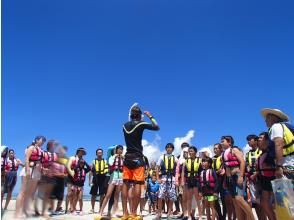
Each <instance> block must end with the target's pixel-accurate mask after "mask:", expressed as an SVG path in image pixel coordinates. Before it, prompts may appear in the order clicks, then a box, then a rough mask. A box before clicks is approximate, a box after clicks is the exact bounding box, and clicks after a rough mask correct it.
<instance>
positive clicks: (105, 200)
mask: <svg viewBox="0 0 294 220" xmlns="http://www.w3.org/2000/svg"><path fill="white" fill-rule="evenodd" d="M114 188H115V185H114V184H110V185H109V186H108V189H107V194H106V196H105V198H104V200H103V203H102V206H101V209H100V213H99V214H100V216H102V215H103V211H104V208H105V206H106V204H107V202H108V200H109V199H110V197H111V194H112V192H113V190H114Z"/></svg>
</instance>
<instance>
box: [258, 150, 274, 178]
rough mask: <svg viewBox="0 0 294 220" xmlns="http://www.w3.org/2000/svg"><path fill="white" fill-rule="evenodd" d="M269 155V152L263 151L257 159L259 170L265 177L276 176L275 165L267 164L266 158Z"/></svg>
mask: <svg viewBox="0 0 294 220" xmlns="http://www.w3.org/2000/svg"><path fill="white" fill-rule="evenodd" d="M266 157H267V153H262V154H261V155H260V156H259V157H258V159H257V171H258V172H259V175H261V176H265V177H274V176H275V171H276V169H275V167H274V166H273V165H272V164H271V165H269V166H265V165H266V163H265V159H266Z"/></svg>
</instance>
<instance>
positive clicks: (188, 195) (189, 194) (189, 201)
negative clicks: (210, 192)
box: [185, 187, 194, 218]
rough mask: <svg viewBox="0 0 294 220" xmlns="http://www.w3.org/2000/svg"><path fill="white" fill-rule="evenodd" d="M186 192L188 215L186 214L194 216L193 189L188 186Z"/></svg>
mask: <svg viewBox="0 0 294 220" xmlns="http://www.w3.org/2000/svg"><path fill="white" fill-rule="evenodd" d="M185 194H186V196H185V197H186V199H187V201H186V204H187V215H185V216H190V217H191V218H192V216H191V213H192V198H193V196H194V195H193V189H189V188H188V187H186V189H185Z"/></svg>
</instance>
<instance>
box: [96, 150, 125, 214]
mask: <svg viewBox="0 0 294 220" xmlns="http://www.w3.org/2000/svg"><path fill="white" fill-rule="evenodd" d="M123 162H124V156H123V146H122V145H117V146H116V148H115V154H114V155H112V156H111V157H110V158H109V161H108V164H109V168H110V173H111V175H110V180H109V185H108V189H107V193H106V196H105V198H104V200H103V203H102V206H101V209H100V212H99V216H97V217H96V218H95V219H102V216H103V211H104V209H105V206H106V204H107V203H108V201H109V199H110V197H111V195H112V193H113V191H114V189H115V195H114V203H113V212H116V211H117V208H118V197H119V194H120V192H121V190H122V184H123V179H122V175H123Z"/></svg>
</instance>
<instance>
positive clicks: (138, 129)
mask: <svg viewBox="0 0 294 220" xmlns="http://www.w3.org/2000/svg"><path fill="white" fill-rule="evenodd" d="M144 114H145V115H146V116H147V117H148V118H149V119H150V120H151V122H152V123H151V124H150V123H147V122H145V121H142V111H141V109H140V108H139V107H138V106H133V107H132V108H131V111H130V119H131V120H130V121H129V122H127V123H125V124H124V126H123V132H124V137H125V141H126V145H127V152H126V154H125V161H124V168H123V180H124V184H123V189H122V205H123V217H122V219H123V220H124V219H128V218H129V213H128V211H127V199H128V198H127V197H128V191H129V189H130V186H131V184H134V190H133V192H134V193H133V194H134V199H133V202H132V203H131V204H132V205H131V207H130V210H131V215H132V216H131V219H134V220H135V219H142V217H141V216H137V208H138V205H139V202H140V196H141V185H142V184H144V161H143V146H142V135H143V132H144V130H145V129H147V130H159V126H158V124H157V122H156V120H155V119H154V117H153V116H152V115H151V114H150V113H149V112H147V111H146V112H144ZM129 219H130V218H129Z"/></svg>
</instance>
